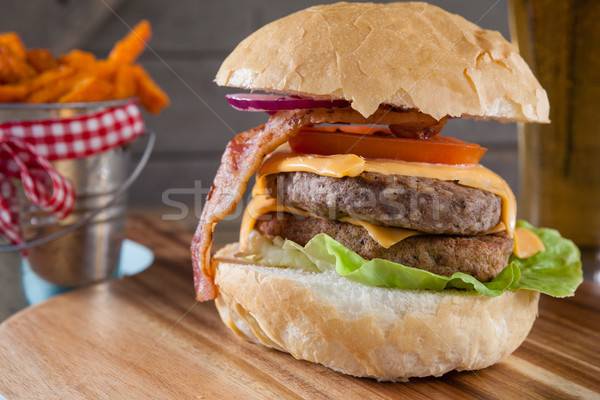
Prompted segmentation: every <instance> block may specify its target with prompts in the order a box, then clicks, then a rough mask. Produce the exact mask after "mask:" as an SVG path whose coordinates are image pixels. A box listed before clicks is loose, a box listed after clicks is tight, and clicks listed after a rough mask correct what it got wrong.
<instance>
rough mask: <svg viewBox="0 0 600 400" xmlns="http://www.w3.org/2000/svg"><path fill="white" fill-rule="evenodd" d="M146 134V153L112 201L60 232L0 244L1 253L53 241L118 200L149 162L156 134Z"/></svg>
mask: <svg viewBox="0 0 600 400" xmlns="http://www.w3.org/2000/svg"><path fill="white" fill-rule="evenodd" d="M144 136H145V137H146V139H147V141H146V147H145V148H144V153H143V154H142V156H141V157H140V160H139V161H138V163H137V165H136V167H135V168H134V170H133V171H132V172H131V174H129V176H128V177H127V179H125V180H124V181H123V183H121V185H120V186H119V188H118V189H117V190H116V191H115V192H114V193H113V198H112V199H110V201H108V202H107V203H106V204H105V205H103V206H102V207H100V208H98V209H96V210H94V211H92V212H90V213H89V214H87V215H86V216H85V217H83V218H82V219H81V220H79V221H77V222H75V223H74V224H71V225H69V226H67V227H66V228H65V229H63V230H61V231H59V232H55V233H52V234H50V235H47V236H43V237H41V238H36V239H33V240H31V241H28V242H25V243H23V244H18V245H12V244H9V245H2V246H0V253H3V252H8V251H15V250H24V249H29V248H31V247H35V246H39V245H41V244H44V243H48V242H50V241H52V240H54V239H58V238H59V237H61V236H64V235H66V234H68V233H71V232H73V231H74V230H76V229H79V228H81V227H82V226H84V225H86V224H87V223H89V222H91V221H92V219H94V217H95V216H96V215H98V214H100V213H101V212H102V211H104V210H105V209H106V208H108V207H110V206H112V205H113V204H114V203H115V202H116V201H117V200H119V198H120V197H121V195H122V194H123V193H125V191H127V189H129V187H130V186H131V185H132V184H133V182H135V180H136V179H137V178H138V177H139V176H140V174H141V172H142V170H143V169H144V167H145V166H146V164H147V163H148V160H149V159H150V154H151V153H152V149H153V148H154V143H155V142H156V134H155V133H154V132H153V131H151V130H149V129H147V130H145V131H144V133H143V134H142V137H144Z"/></svg>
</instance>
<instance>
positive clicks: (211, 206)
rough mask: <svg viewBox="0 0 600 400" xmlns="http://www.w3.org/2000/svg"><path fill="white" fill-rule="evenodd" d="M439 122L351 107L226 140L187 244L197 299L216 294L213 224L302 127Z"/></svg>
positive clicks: (282, 119) (298, 113)
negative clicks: (267, 159) (266, 159)
mask: <svg viewBox="0 0 600 400" xmlns="http://www.w3.org/2000/svg"><path fill="white" fill-rule="evenodd" d="M424 122H427V123H431V125H435V124H437V123H438V121H437V120H435V119H434V118H433V117H431V116H429V115H426V114H422V113H419V112H417V111H412V110H411V111H396V110H392V109H390V108H385V107H380V108H379V109H378V110H377V111H376V112H375V113H374V114H373V115H371V116H369V117H368V118H365V117H363V116H362V115H361V114H359V113H358V112H357V111H355V110H353V109H352V108H350V107H345V108H336V109H328V108H317V109H309V110H290V111H279V112H277V113H275V114H274V115H272V116H271V118H270V119H269V121H268V122H267V123H266V124H265V125H261V126H258V127H256V128H252V129H250V130H248V131H246V132H242V133H240V134H239V135H237V136H236V137H235V138H233V140H231V141H230V142H229V144H228V145H227V147H226V149H225V153H224V154H223V157H222V158H221V166H220V167H219V170H218V171H217V175H216V177H215V180H214V182H213V185H212V187H211V189H210V192H209V194H208V197H207V198H206V202H205V205H204V209H203V210H202V216H201V217H200V222H199V224H198V228H197V229H196V234H195V235H194V239H193V241H192V248H191V250H192V263H193V265H194V286H195V289H196V298H197V300H199V301H206V300H212V299H214V298H215V297H216V296H217V288H216V286H215V284H214V268H213V267H212V265H211V256H210V249H211V245H212V241H213V232H214V229H215V225H216V224H217V222H219V221H221V220H222V219H223V218H225V217H226V216H227V215H228V214H229V213H231V212H232V211H233V210H235V207H236V206H237V204H238V203H239V202H240V200H241V199H242V196H243V195H244V191H245V190H246V182H248V180H250V178H251V177H252V175H254V173H255V172H256V171H257V170H258V169H259V168H260V165H261V163H262V160H263V158H264V157H265V156H266V155H267V154H269V153H271V152H272V151H274V150H275V149H276V148H277V147H279V146H280V145H282V144H283V143H285V142H287V141H288V140H289V139H290V138H291V137H293V136H295V135H296V133H298V131H299V130H300V128H301V127H303V126H305V125H314V124H320V123H357V124H381V125H392V124H394V125H395V124H400V125H401V124H415V123H424Z"/></svg>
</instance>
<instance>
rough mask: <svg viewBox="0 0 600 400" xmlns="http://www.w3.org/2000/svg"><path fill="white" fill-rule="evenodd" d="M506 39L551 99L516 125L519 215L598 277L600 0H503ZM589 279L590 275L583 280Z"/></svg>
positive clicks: (599, 252) (599, 231)
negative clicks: (559, 240)
mask: <svg viewBox="0 0 600 400" xmlns="http://www.w3.org/2000/svg"><path fill="white" fill-rule="evenodd" d="M509 10H510V11H509V12H510V23H511V36H512V40H513V43H514V44H515V45H517V46H518V48H519V51H520V53H521V55H522V56H523V58H524V59H525V61H527V63H528V64H529V66H530V67H531V68H532V70H533V72H534V74H535V75H536V76H537V78H538V79H539V81H540V83H541V84H542V86H543V87H544V88H545V89H546V91H547V92H548V97H549V99H550V120H551V121H552V123H551V124H520V126H519V163H520V197H519V213H520V217H521V218H525V219H528V220H529V221H530V222H531V223H533V224H534V225H538V226H547V227H550V228H555V229H558V230H559V231H560V232H561V233H562V235H563V236H565V237H567V238H570V239H572V240H573V241H574V242H575V243H576V244H577V245H579V246H580V248H581V250H582V255H583V260H584V273H585V274H586V277H587V278H592V279H593V278H594V277H593V275H596V278H598V277H599V275H600V29H599V28H598V21H600V1H597V0H509ZM587 274H593V275H589V276H588V275H587Z"/></svg>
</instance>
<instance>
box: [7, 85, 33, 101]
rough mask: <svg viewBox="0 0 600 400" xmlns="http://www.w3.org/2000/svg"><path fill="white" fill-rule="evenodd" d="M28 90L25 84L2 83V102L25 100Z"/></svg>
mask: <svg viewBox="0 0 600 400" xmlns="http://www.w3.org/2000/svg"><path fill="white" fill-rule="evenodd" d="M27 92H28V90H27V86H25V85H0V103H14V102H18V101H23V99H25V96H27Z"/></svg>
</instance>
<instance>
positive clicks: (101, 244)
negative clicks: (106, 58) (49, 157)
mask: <svg viewBox="0 0 600 400" xmlns="http://www.w3.org/2000/svg"><path fill="white" fill-rule="evenodd" d="M125 103H127V100H126V101H110V102H98V103H78V104H35V105H28V104H10V105H0V121H8V120H11V121H15V120H33V119H47V118H57V117H62V118H68V117H71V116H73V115H77V114H82V113H93V112H97V111H101V110H103V109H106V108H110V107H114V106H118V105H122V104H125ZM145 135H146V136H147V139H148V142H147V144H146V149H145V151H144V154H143V156H142V157H141V159H140V161H139V162H138V165H137V166H136V168H135V169H134V171H133V172H132V173H129V170H130V162H131V152H132V146H133V143H127V144H125V145H123V146H120V147H116V148H113V149H110V150H107V151H105V152H102V153H99V154H97V155H93V156H89V157H85V158H81V159H74V160H59V161H54V162H52V165H53V167H54V168H55V169H56V170H57V171H58V173H59V174H61V175H62V176H64V177H66V178H68V179H70V180H71V182H72V183H73V185H74V187H75V191H76V196H77V197H76V201H75V205H74V208H73V211H72V212H71V214H70V215H69V216H67V217H66V218H64V219H63V220H56V219H55V217H54V216H53V215H52V214H49V213H47V212H45V211H43V210H41V209H40V208H38V207H37V206H35V205H34V204H32V203H31V202H30V201H29V199H28V198H27V197H26V196H25V194H24V192H23V190H22V189H21V190H20V191H19V202H20V206H21V207H20V210H21V212H20V219H21V228H22V231H23V235H24V237H25V239H26V240H27V243H26V244H25V245H23V246H0V251H6V250H16V249H23V248H27V249H28V251H27V258H28V262H29V265H30V267H31V268H32V270H33V271H35V272H36V273H37V274H38V275H39V276H40V277H41V278H43V279H45V280H47V281H49V282H51V283H53V284H55V285H59V286H77V285H83V284H88V283H92V282H96V281H100V280H103V279H107V278H109V277H110V276H111V275H112V274H113V273H114V272H115V270H116V269H117V267H118V262H119V255H120V252H121V244H122V241H123V234H124V228H125V211H126V190H127V188H128V187H129V186H130V185H131V184H132V183H133V181H134V180H135V179H136V178H137V176H138V175H139V173H140V172H141V170H142V169H143V167H144V165H145V164H146V162H147V160H148V158H149V156H150V152H151V150H152V147H153V145H154V134H153V133H152V132H149V131H147V132H146V133H145Z"/></svg>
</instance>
